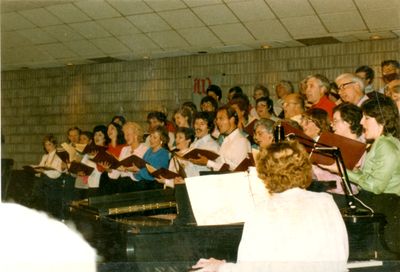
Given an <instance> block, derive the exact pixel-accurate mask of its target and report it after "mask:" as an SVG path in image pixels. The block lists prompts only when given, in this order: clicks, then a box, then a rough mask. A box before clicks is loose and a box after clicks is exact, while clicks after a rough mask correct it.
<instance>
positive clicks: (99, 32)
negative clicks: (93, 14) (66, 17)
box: [70, 21, 110, 39]
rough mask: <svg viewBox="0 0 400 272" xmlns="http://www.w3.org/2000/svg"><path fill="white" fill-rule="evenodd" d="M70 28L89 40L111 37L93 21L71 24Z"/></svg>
mask: <svg viewBox="0 0 400 272" xmlns="http://www.w3.org/2000/svg"><path fill="white" fill-rule="evenodd" d="M70 26H71V27H72V28H73V29H75V31H78V32H79V33H80V34H81V35H82V36H84V37H85V38H87V39H94V38H104V37H108V36H110V33H108V32H107V31H106V30H105V29H104V28H102V27H101V26H100V25H99V24H97V23H96V22H93V21H91V22H84V23H76V24H70Z"/></svg>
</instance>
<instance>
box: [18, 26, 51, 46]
mask: <svg viewBox="0 0 400 272" xmlns="http://www.w3.org/2000/svg"><path fill="white" fill-rule="evenodd" d="M17 33H18V34H20V35H21V36H24V37H25V38H27V39H28V40H30V41H31V42H32V43H33V44H44V43H54V42H57V40H56V39H54V38H53V37H51V36H50V35H49V34H48V33H47V32H45V31H43V30H41V29H40V28H33V29H23V30H18V31H17Z"/></svg>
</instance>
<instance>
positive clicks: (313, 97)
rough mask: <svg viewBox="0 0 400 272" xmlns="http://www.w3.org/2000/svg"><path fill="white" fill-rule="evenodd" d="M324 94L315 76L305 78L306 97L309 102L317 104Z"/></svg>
mask: <svg viewBox="0 0 400 272" xmlns="http://www.w3.org/2000/svg"><path fill="white" fill-rule="evenodd" d="M323 95H324V89H323V87H322V86H320V82H319V80H318V79H316V78H315V77H311V78H310V79H308V80H307V89H306V97H307V101H308V102H310V103H311V104H313V105H314V104H317V103H318V102H319V100H320V99H321V97H322V96H323Z"/></svg>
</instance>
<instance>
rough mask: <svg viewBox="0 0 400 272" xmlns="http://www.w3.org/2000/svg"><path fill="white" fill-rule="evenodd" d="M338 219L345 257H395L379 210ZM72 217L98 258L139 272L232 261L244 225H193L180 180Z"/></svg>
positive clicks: (95, 202) (107, 199)
mask: <svg viewBox="0 0 400 272" xmlns="http://www.w3.org/2000/svg"><path fill="white" fill-rule="evenodd" d="M343 218H344V221H345V224H346V227H347V230H348V236H349V246H350V257H349V260H371V259H380V260H382V259H385V260H387V259H389V260H394V259H398V256H397V255H395V254H393V253H391V252H389V251H388V249H387V247H386V246H385V242H384V241H383V234H382V232H383V227H384V226H385V217H384V216H383V215H382V214H374V215H348V214H344V215H343ZM71 219H72V220H73V221H74V222H75V224H76V226H77V228H78V230H79V231H81V232H82V233H83V235H84V237H85V238H86V239H87V240H88V242H89V243H91V244H92V246H94V247H95V248H96V249H97V250H98V253H99V255H100V256H102V257H103V260H102V261H103V262H108V263H109V262H118V263H125V265H126V262H129V263H135V265H136V266H137V267H140V271H146V270H147V269H149V270H148V271H154V269H156V268H157V267H158V268H160V267H163V268H164V269H165V268H166V267H169V269H170V270H167V271H185V269H187V268H188V265H190V264H193V263H195V262H196V261H197V260H198V259H199V258H209V257H214V258H219V259H225V260H227V261H233V262H234V261H235V260H236V257H237V248H238V245H239V243H240V239H241V235H242V229H243V224H231V225H218V226H197V225H196V223H195V219H194V216H193V212H192V209H191V206H190V202H189V198H188V194H187V191H186V186H185V185H184V184H183V185H178V186H177V187H176V188H175V190H152V191H146V192H134V193H128V194H123V195H112V196H104V197H95V198H91V199H90V198H89V201H88V202H87V203H81V204H79V205H76V203H75V205H72V206H71ZM310 235H312V233H310ZM161 271H164V270H161Z"/></svg>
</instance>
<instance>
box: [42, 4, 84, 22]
mask: <svg viewBox="0 0 400 272" xmlns="http://www.w3.org/2000/svg"><path fill="white" fill-rule="evenodd" d="M46 9H47V10H48V11H50V12H51V13H52V14H54V15H55V16H57V17H58V18H59V19H60V20H61V21H63V22H64V23H77V22H84V21H90V18H89V17H88V16H87V15H86V14H85V13H83V12H82V11H81V10H80V9H78V8H77V7H75V6H74V5H72V4H63V5H54V6H48V7H46Z"/></svg>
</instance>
